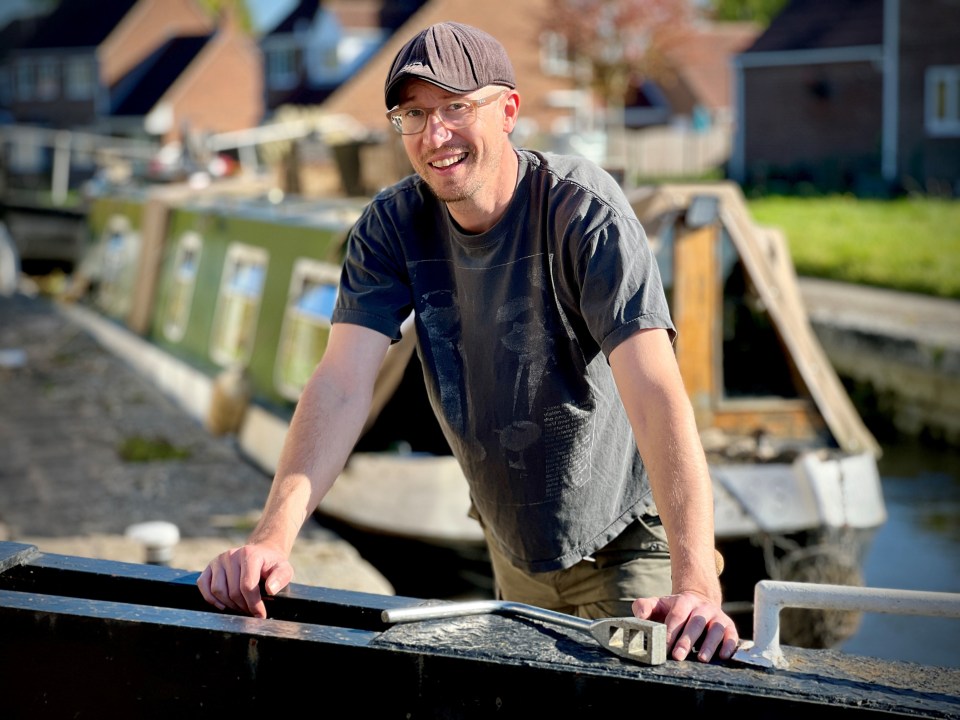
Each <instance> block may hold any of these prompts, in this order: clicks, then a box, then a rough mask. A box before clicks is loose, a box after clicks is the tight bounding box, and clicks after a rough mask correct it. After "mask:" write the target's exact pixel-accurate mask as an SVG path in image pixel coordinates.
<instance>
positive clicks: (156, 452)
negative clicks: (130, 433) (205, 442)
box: [117, 436, 190, 462]
mask: <svg viewBox="0 0 960 720" xmlns="http://www.w3.org/2000/svg"><path fill="white" fill-rule="evenodd" d="M117 452H118V454H119V455H120V457H121V458H122V459H123V460H125V461H126V462H157V461H163V460H183V459H186V458H188V457H190V451H189V450H188V449H187V448H182V447H177V446H175V445H173V444H172V443H171V442H170V441H169V440H164V439H163V438H144V437H139V436H134V437H129V438H127V439H126V440H124V441H123V442H122V443H121V444H120V447H119V448H118V450H117Z"/></svg>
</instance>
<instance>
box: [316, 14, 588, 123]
mask: <svg viewBox="0 0 960 720" xmlns="http://www.w3.org/2000/svg"><path fill="white" fill-rule="evenodd" d="M548 12H549V1H548V0H525V1H524V2H523V3H513V4H511V6H510V9H509V12H507V11H505V10H502V9H501V10H499V11H498V10H495V9H491V7H490V4H489V3H484V2H478V1H477V0H428V1H427V2H426V3H424V4H423V5H422V6H421V7H420V9H419V10H417V11H416V12H415V13H414V14H413V15H411V16H410V18H409V19H408V20H407V21H406V22H405V23H403V25H401V26H400V27H399V28H398V29H397V31H396V32H395V33H393V35H392V36H391V37H390V39H389V40H387V42H386V43H384V45H383V46H382V47H381V48H380V50H379V51H378V52H377V53H376V54H375V55H374V56H373V57H372V58H371V59H370V60H369V61H368V62H367V63H366V64H365V65H364V66H363V67H362V68H361V69H360V70H359V71H358V72H357V73H356V75H355V76H354V77H353V78H351V79H350V80H348V81H347V82H345V83H343V84H342V85H341V86H340V87H338V88H337V89H336V90H335V91H334V92H333V94H332V95H330V97H329V98H328V99H327V100H326V101H325V102H324V104H323V106H322V108H323V110H324V111H327V112H330V113H335V114H346V115H350V116H352V117H354V118H355V119H356V120H357V121H358V122H360V123H361V124H362V125H364V126H366V127H368V128H371V129H375V130H379V131H383V132H386V131H387V130H388V128H389V126H388V124H387V120H386V117H385V114H386V111H387V107H386V105H385V103H384V94H383V90H384V82H385V80H386V77H387V71H388V69H389V67H390V64H391V63H392V62H393V58H394V57H395V56H396V54H397V52H399V50H400V48H401V47H403V45H404V44H405V43H406V42H407V40H409V39H410V38H411V37H413V36H414V35H415V34H416V33H418V32H419V31H420V30H422V29H424V28H425V27H428V26H430V25H432V24H434V23H438V22H444V21H456V22H462V23H466V24H468V25H473V26H474V27H478V28H480V29H482V30H485V31H486V32H488V33H490V34H491V35H493V36H494V37H496V38H497V39H498V40H500V42H501V43H503V45H504V47H505V48H506V49H507V53H508V54H509V55H510V59H511V61H512V63H513V66H514V72H515V73H516V76H517V89H518V90H519V91H520V93H521V96H522V98H523V103H522V106H521V117H522V118H527V119H536V120H537V121H538V124H539V125H540V126H541V127H542V128H543V129H545V130H549V129H550V128H549V125H550V122H551V121H552V120H553V119H555V118H557V117H559V116H569V114H570V111H569V109H564V108H557V107H555V106H554V105H552V104H551V102H550V94H551V92H552V91H554V90H569V89H571V88H572V87H573V79H572V78H570V77H560V76H547V75H545V74H544V72H543V71H542V69H541V64H540V63H541V58H540V34H541V30H542V28H543V27H544V19H545V17H546V13H548Z"/></svg>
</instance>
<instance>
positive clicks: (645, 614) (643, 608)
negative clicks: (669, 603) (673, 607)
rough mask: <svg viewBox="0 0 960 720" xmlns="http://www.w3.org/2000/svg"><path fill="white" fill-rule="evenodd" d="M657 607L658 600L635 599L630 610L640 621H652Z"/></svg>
mask: <svg viewBox="0 0 960 720" xmlns="http://www.w3.org/2000/svg"><path fill="white" fill-rule="evenodd" d="M659 605H660V598H637V599H636V600H634V601H633V605H632V606H631V610H633V614H634V616H635V617H637V618H638V619H640V620H654V619H656V618H655V617H654V616H655V615H656V613H657V608H658V606H659Z"/></svg>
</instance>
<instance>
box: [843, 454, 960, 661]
mask: <svg viewBox="0 0 960 720" xmlns="http://www.w3.org/2000/svg"><path fill="white" fill-rule="evenodd" d="M883 451H884V454H883V457H881V459H880V461H879V466H880V475H881V478H882V482H883V494H884V500H885V501H886V505H887V513H888V519H887V522H886V523H885V524H884V525H883V527H881V528H880V529H879V531H878V532H877V534H876V536H875V537H874V540H873V544H872V545H871V547H870V551H869V553H868V555H867V558H866V563H865V566H864V585H866V586H868V587H878V588H896V589H903V590H929V591H935V592H950V593H960V450H958V449H952V450H950V449H947V450H940V449H934V448H930V447H926V446H923V445H921V444H919V443H917V442H915V441H910V440H902V441H898V442H895V443H888V444H886V445H884V447H883ZM841 649H842V650H844V651H846V652H850V653H854V654H857V655H866V656H869V657H877V658H883V659H889V660H907V661H912V662H919V663H924V664H928V665H942V666H945V667H954V668H960V618H949V617H948V618H943V617H940V618H936V617H927V616H917V615H894V614H888V613H865V614H864V615H863V616H862V619H861V623H860V626H859V628H858V630H857V632H856V634H855V635H854V636H853V637H851V638H850V639H849V640H847V641H846V642H845V643H844V644H843V646H842V647H841Z"/></svg>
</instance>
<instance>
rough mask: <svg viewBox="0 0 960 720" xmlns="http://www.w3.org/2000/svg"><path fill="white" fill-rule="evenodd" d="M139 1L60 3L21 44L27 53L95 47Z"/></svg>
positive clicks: (82, 0)
mask: <svg viewBox="0 0 960 720" xmlns="http://www.w3.org/2000/svg"><path fill="white" fill-rule="evenodd" d="M138 2H140V0H97V2H96V3H90V2H87V1H86V0H61V2H60V4H59V5H57V7H56V8H55V9H54V10H53V12H51V13H50V14H49V15H47V16H46V17H45V18H43V19H42V20H41V21H40V23H39V25H38V27H37V31H36V32H35V33H33V35H32V36H31V37H30V38H29V39H28V40H27V41H26V42H25V43H24V44H23V46H22V47H23V48H25V49H30V50H39V49H53V48H75V47H97V46H98V45H100V44H101V43H102V42H103V41H104V40H106V39H107V37H109V36H110V33H112V32H113V30H114V28H116V27H117V25H119V24H120V21H121V20H123V18H124V16H125V15H127V13H129V12H130V10H132V9H133V7H134V6H135V5H136V4H137V3H138Z"/></svg>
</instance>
